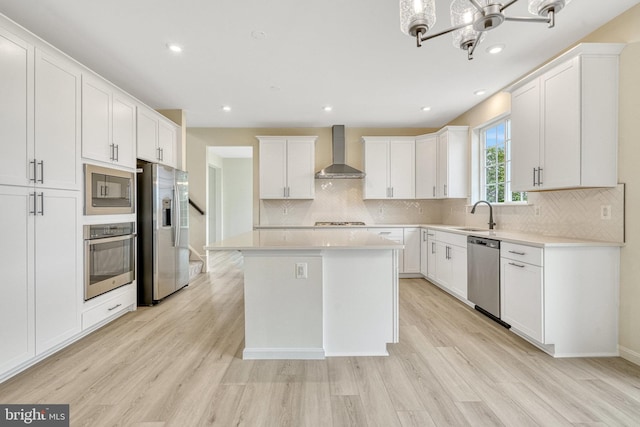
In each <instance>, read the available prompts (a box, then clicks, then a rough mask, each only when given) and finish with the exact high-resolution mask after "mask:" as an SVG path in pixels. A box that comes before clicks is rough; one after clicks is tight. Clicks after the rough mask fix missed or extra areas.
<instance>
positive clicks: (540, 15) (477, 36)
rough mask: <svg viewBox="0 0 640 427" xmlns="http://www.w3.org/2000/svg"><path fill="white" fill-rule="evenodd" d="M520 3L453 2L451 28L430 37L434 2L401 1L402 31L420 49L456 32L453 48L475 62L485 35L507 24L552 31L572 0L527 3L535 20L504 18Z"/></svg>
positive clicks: (539, 0)
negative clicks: (541, 25) (545, 27)
mask: <svg viewBox="0 0 640 427" xmlns="http://www.w3.org/2000/svg"><path fill="white" fill-rule="evenodd" d="M517 1H518V0H511V1H507V2H506V3H501V2H499V0H452V1H451V8H450V11H451V25H452V26H451V28H448V29H446V30H444V31H440V32H439V33H435V34H431V35H427V31H429V29H431V28H432V27H433V25H434V24H435V23H436V5H435V0H400V28H401V29H402V32H403V33H405V34H407V35H409V36H411V37H415V38H416V42H417V45H418V47H420V46H422V42H424V41H427V40H429V39H432V38H435V37H439V36H441V35H443V34H448V33H453V34H452V35H453V45H454V46H455V47H456V48H460V49H462V50H466V51H467V58H468V59H469V60H471V59H473V52H474V51H475V49H476V47H477V46H478V44H479V43H480V42H481V41H482V40H483V39H484V36H485V35H486V34H485V33H486V32H487V31H489V30H492V29H494V28H496V27H498V26H499V25H500V24H502V23H503V22H504V21H517V22H542V23H546V24H548V25H549V28H553V26H554V25H555V15H556V13H558V12H560V11H561V10H562V8H564V7H565V6H566V5H567V4H569V3H570V2H571V0H528V1H529V12H530V13H531V14H533V15H536V17H531V16H527V17H515V16H505V14H504V11H505V9H507V8H508V7H509V6H511V5H513V4H514V3H516V2H517Z"/></svg>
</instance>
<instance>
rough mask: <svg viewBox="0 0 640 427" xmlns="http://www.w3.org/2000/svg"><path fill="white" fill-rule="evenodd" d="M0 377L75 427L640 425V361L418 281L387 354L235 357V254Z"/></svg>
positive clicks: (403, 299)
mask: <svg viewBox="0 0 640 427" xmlns="http://www.w3.org/2000/svg"><path fill="white" fill-rule="evenodd" d="M211 264H212V265H213V268H212V271H211V272H210V273H207V274H202V275H201V276H199V277H198V278H197V279H196V280H195V281H194V282H192V284H191V285H190V286H189V287H187V288H186V289H184V290H182V291H180V292H178V293H177V294H175V295H173V296H171V297H170V298H168V299H167V300H165V301H164V302H162V303H161V304H159V305H158V306H156V307H151V308H150V307H141V308H139V309H138V311H136V312H134V313H129V314H127V315H125V316H123V317H121V318H120V319H118V320H116V321H115V322H113V323H111V324H109V325H107V326H105V327H104V328H102V329H100V330H99V331H97V332H96V333H94V334H91V335H90V336H88V337H86V338H84V339H83V340H81V341H79V342H77V343H75V344H73V345H72V346H70V347H68V348H66V349H64V350H63V351H61V352H59V353H57V354H55V355H53V356H52V357H50V358H49V359H47V360H45V361H43V362H41V363H40V364H38V365H36V366H34V367H33V368H31V369H29V370H27V371H25V372H23V373H21V374H19V375H18V376H16V377H14V378H12V379H10V380H8V381H6V382H5V383H3V384H0V402H1V403H69V404H70V405H71V425H72V426H92V427H95V426H157V427H163V426H181V427H183V426H209V425H211V426H213V425H215V426H278V427H279V426H323V427H324V426H385V427H387V426H402V427H407V426H421V427H422V426H518V427H519V426H639V425H640V367H638V366H636V365H633V364H631V363H628V362H626V361H624V360H623V359H620V358H607V359H553V358H551V357H549V356H547V355H546V354H544V353H542V352H541V351H539V350H537V349H536V348H535V347H533V346H531V345H530V344H528V343H526V342H525V341H523V340H522V339H520V338H519V337H517V336H516V335H514V334H512V333H510V332H508V331H507V330H505V329H504V328H502V327H500V326H499V325H497V324H495V323H493V322H491V321H489V320H487V319H486V318H484V317H483V316H482V315H480V314H479V313H477V312H475V311H474V310H471V309H470V308H468V307H466V306H465V305H463V304H461V303H460V302H458V301H457V300H455V299H454V298H453V297H451V296H449V295H447V294H446V293H444V292H442V291H441V290H439V289H438V288H436V287H435V286H433V285H431V284H430V283H428V282H426V281H425V280H422V279H403V280H401V283H400V343H398V344H393V345H389V351H390V354H391V355H390V356H389V357H350V358H329V359H326V360H322V361H244V360H242V359H241V354H242V349H243V338H244V323H243V322H244V319H243V292H242V270H241V267H242V257H241V256H240V255H239V254H237V253H214V254H213V255H212V256H211Z"/></svg>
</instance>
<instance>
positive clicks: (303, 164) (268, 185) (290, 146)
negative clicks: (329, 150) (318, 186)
mask: <svg viewBox="0 0 640 427" xmlns="http://www.w3.org/2000/svg"><path fill="white" fill-rule="evenodd" d="M257 138H258V140H259V141H260V154H259V155H260V166H259V167H260V198H261V199H313V198H314V197H315V178H314V168H315V141H316V139H317V137H316V136H258V137H257Z"/></svg>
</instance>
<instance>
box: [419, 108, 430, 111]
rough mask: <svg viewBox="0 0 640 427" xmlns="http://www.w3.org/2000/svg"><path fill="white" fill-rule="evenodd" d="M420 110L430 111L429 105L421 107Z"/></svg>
mask: <svg viewBox="0 0 640 427" xmlns="http://www.w3.org/2000/svg"><path fill="white" fill-rule="evenodd" d="M421 110H422V111H431V107H422V108H421Z"/></svg>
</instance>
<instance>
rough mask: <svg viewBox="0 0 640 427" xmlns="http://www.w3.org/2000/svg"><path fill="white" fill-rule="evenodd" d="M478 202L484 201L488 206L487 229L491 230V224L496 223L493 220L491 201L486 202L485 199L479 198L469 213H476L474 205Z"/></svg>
mask: <svg viewBox="0 0 640 427" xmlns="http://www.w3.org/2000/svg"><path fill="white" fill-rule="evenodd" d="M480 203H486V204H487V206H489V230H493V226H494V225H496V223H495V222H493V206H491V203H489V202H487V201H486V200H479V201H477V202H476V204H475V205H473V207H472V208H471V213H472V214H474V213H476V206H478V205H479V204H480Z"/></svg>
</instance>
